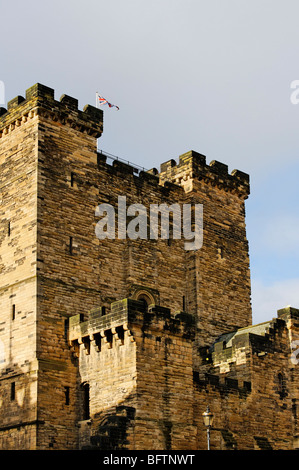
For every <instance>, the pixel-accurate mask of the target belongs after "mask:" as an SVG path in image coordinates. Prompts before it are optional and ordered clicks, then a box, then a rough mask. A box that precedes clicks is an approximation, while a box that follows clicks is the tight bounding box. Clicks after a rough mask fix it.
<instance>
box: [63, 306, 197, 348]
mask: <svg viewBox="0 0 299 470" xmlns="http://www.w3.org/2000/svg"><path fill="white" fill-rule="evenodd" d="M150 331H152V332H154V331H155V332H156V333H157V332H160V333H161V334H162V333H163V334H169V335H173V336H180V337H183V338H186V339H187V340H190V341H192V340H193V339H194V336H195V321H194V318H193V316H192V315H190V314H188V313H186V312H175V313H174V314H173V315H172V314H171V311H170V309H169V308H165V307H161V306H160V305H150V306H149V307H146V306H145V304H144V302H142V301H139V300H133V299H131V298H127V299H123V300H120V301H117V302H113V303H112V304H111V310H110V311H109V312H106V309H105V308H104V307H99V308H95V309H93V310H91V311H90V312H89V317H88V320H86V321H84V319H83V318H82V315H80V314H79V315H75V316H73V317H71V318H70V319H69V333H68V340H69V345H70V347H71V348H72V350H73V352H74V353H75V354H76V355H77V356H78V354H79V348H80V346H81V345H83V347H84V349H85V351H86V353H87V354H89V353H90V347H91V344H93V345H94V346H95V347H96V349H97V351H99V352H100V351H101V350H102V349H103V347H104V348H108V349H111V348H112V347H113V346H115V345H117V344H118V345H123V344H124V343H126V342H127V341H130V342H134V341H135V338H134V334H135V333H136V334H140V332H143V333H142V334H145V335H146V334H147V333H148V332H150Z"/></svg>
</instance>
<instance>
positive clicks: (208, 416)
mask: <svg viewBox="0 0 299 470" xmlns="http://www.w3.org/2000/svg"><path fill="white" fill-rule="evenodd" d="M202 416H203V422H204V425H205V426H206V428H207V439H208V450H210V429H211V426H212V424H213V419H214V415H213V413H211V411H210V408H209V407H207V409H206V411H205V412H204V413H203V414H202Z"/></svg>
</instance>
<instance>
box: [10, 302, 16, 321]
mask: <svg viewBox="0 0 299 470" xmlns="http://www.w3.org/2000/svg"><path fill="white" fill-rule="evenodd" d="M11 318H12V320H15V318H16V306H15V304H13V305H12V307H11Z"/></svg>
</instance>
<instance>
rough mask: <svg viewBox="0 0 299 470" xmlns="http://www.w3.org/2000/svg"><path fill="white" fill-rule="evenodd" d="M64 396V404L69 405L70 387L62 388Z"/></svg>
mask: <svg viewBox="0 0 299 470" xmlns="http://www.w3.org/2000/svg"><path fill="white" fill-rule="evenodd" d="M64 394H65V404H66V405H69V404H70V387H64Z"/></svg>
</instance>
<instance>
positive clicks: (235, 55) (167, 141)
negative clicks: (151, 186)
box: [0, 0, 299, 324]
mask: <svg viewBox="0 0 299 470" xmlns="http://www.w3.org/2000/svg"><path fill="white" fill-rule="evenodd" d="M298 18H299V2H298V0H284V1H281V0H250V1H247V0H246V1H244V0H159V1H158V0H150V1H145V0H85V1H84V2H82V1H78V0H64V1H58V0H51V2H41V1H37V0H26V1H25V2H24V0H14V2H7V1H4V0H0V31H1V35H0V38H1V42H0V45H1V47H0V51H1V56H0V57H1V60H0V82H3V84H4V87H5V95H4V98H5V101H4V106H5V105H6V104H7V101H9V100H11V99H13V98H14V97H15V96H17V95H21V96H25V91H26V89H27V88H29V87H30V86H32V85H34V84H35V83H37V82H39V83H42V84H44V85H47V86H49V87H51V88H54V90H55V98H56V99H58V100H59V99H60V96H61V95H62V94H64V93H65V94H67V95H70V96H73V97H74V98H77V99H78V100H79V107H80V109H83V107H84V106H85V104H92V105H95V99H96V92H99V93H100V94H101V95H103V96H104V97H105V98H107V99H108V100H109V101H110V102H112V103H113V104H116V105H117V106H119V108H120V109H119V111H117V109H116V108H105V109H104V133H103V136H102V137H101V138H100V139H99V141H98V146H99V148H100V149H102V150H103V151H106V152H109V153H111V154H113V155H116V156H118V157H120V158H123V159H125V160H129V161H131V162H133V163H135V164H138V165H140V166H142V167H145V168H147V169H149V168H153V167H156V168H158V169H159V168H160V164H161V163H163V162H165V161H167V160H169V159H171V158H174V159H177V158H178V157H179V155H181V154H183V153H185V152H187V151H189V150H195V151H197V152H199V153H202V154H204V155H206V158H207V163H210V161H212V160H218V161H220V162H223V163H226V164H227V165H228V167H229V171H230V172H231V171H232V170H234V169H239V170H241V171H244V172H245V173H249V175H250V184H251V194H250V196H249V199H248V200H247V201H246V227H247V237H248V240H249V255H250V269H251V283H252V308H253V323H254V324H256V323H260V322H263V321H268V320H271V319H272V318H275V317H276V314H277V313H276V312H277V310H278V309H280V308H283V307H285V306H287V305H291V306H292V307H296V308H299V273H298V262H299V245H298V233H299V214H298V202H299V185H298V173H299V159H298V149H299V134H298V125H299V99H298V98H299V92H298V94H297V95H296V88H295V89H293V88H291V84H292V83H293V82H294V86H295V85H296V82H295V81H296V80H299V60H298V58H299V27H298ZM298 83H299V82H298ZM296 86H298V84H297V85H296ZM298 90H299V88H298ZM0 98H1V89H0ZM297 101H298V102H297ZM0 106H3V104H1V103H0Z"/></svg>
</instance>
